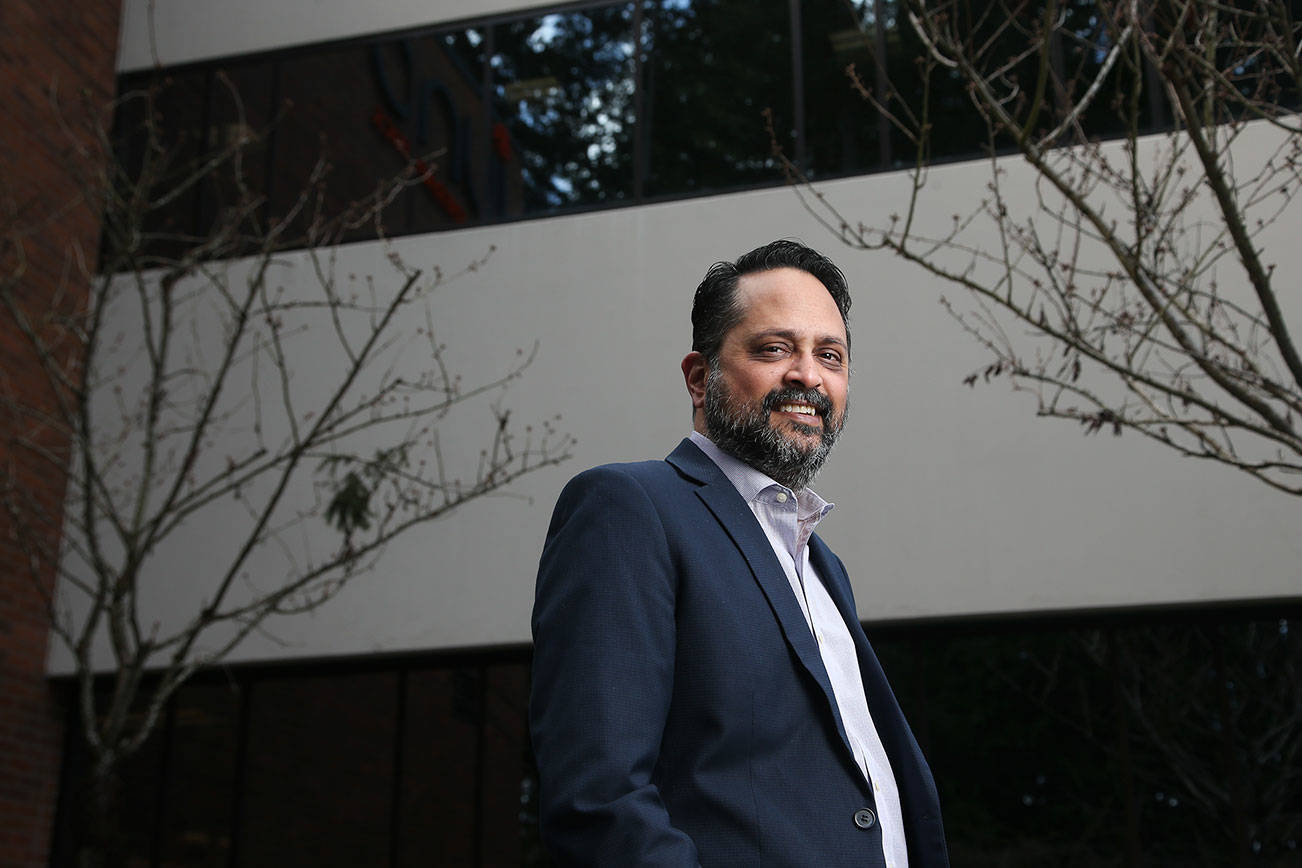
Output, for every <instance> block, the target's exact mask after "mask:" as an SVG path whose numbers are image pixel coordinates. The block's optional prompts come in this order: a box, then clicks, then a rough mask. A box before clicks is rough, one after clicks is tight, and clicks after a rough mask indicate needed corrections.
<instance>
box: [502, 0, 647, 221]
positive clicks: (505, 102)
mask: <svg viewBox="0 0 1302 868" xmlns="http://www.w3.org/2000/svg"><path fill="white" fill-rule="evenodd" d="M493 37H494V53H493V60H492V64H493V73H492V74H493V95H494V103H493V107H494V111H495V112H496V113H497V116H498V117H497V118H495V127H497V131H496V132H495V139H494V146H495V147H496V148H498V150H499V153H501V154H502V155H503V156H504V157H505V158H507V159H510V160H518V161H519V164H520V167H521V170H520V171H521V176H522V177H521V181H522V183H523V194H524V201H523V203H522V204H523V210H524V212H525V213H536V212H540V211H551V210H556V209H559V208H562V207H565V206H572V205H589V204H597V203H606V202H612V201H618V200H623V199H627V198H629V197H630V196H631V195H632V193H633V148H632V142H633V130H634V111H633V108H634V92H635V82H634V64H635V58H634V54H635V52H634V39H633V7H632V5H631V4H627V3H626V4H620V5H616V6H608V7H601V8H597V9H585V10H581V11H576V12H563V13H560V12H558V13H552V14H549V15H543V16H540V17H534V18H525V19H522V20H518V21H511V22H507V23H505V24H500V25H498V26H497V27H495V28H494V33H493ZM499 124H500V126H497V125H499Z"/></svg>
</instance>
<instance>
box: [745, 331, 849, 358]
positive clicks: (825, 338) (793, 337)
mask: <svg viewBox="0 0 1302 868" xmlns="http://www.w3.org/2000/svg"><path fill="white" fill-rule="evenodd" d="M765 338H783V339H784V340H788V341H791V342H792V343H793V344H794V343H796V342H797V340H798V338H799V335H797V334H796V333H795V332H793V331H792V330H791V329H765V330H764V331H760V332H755V333H753V334H752V335H750V340H751V341H760V340H764V339H765ZM814 343H815V344H817V345H819V346H823V345H824V344H836V345H837V346H838V347H841V348H842V349H844V350H845V351H846V352H849V351H850V347H849V345H848V344H847V343H846V342H845V341H844V340H842V339H841V338H839V337H837V336H836V335H822V336H820V337H818V338H816V339H815V340H814Z"/></svg>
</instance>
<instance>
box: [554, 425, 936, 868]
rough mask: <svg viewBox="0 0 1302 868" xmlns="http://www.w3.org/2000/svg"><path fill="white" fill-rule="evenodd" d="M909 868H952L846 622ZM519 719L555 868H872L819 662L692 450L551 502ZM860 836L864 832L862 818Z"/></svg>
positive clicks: (932, 807)
mask: <svg viewBox="0 0 1302 868" xmlns="http://www.w3.org/2000/svg"><path fill="white" fill-rule="evenodd" d="M810 558H811V561H812V563H813V565H814V567H815V569H816V570H817V571H818V574H819V575H820V576H822V577H823V580H824V582H825V583H826V585H827V588H828V591H829V593H830V594H831V596H832V599H833V600H835V601H836V605H837V608H838V609H840V611H841V614H842V616H843V617H844V618H845V621H846V624H847V625H848V627H849V629H850V633H851V635H852V636H853V637H854V641H855V645H856V647H857V649H858V655H859V668H860V671H861V672H862V676H863V682H864V690H865V692H866V694H867V698H868V707H869V709H870V711H871V713H872V716H873V722H874V723H875V724H876V726H877V730H878V733H879V734H880V736H881V739H882V742H883V743H884V745H885V747H886V751H887V754H888V755H889V757H890V760H891V766H892V769H893V770H894V773H895V777H896V780H897V783H898V786H899V792H900V802H901V807H902V809H903V813H904V825H905V832H906V836H907V841H908V848H909V864H910V866H911V868H947V866H948V857H947V855H946V848H945V840H944V831H943V829H942V827H941V820H940V806H939V802H938V800H937V797H936V786H935V783H934V781H933V779H932V776H931V772H930V770H929V769H928V768H927V764H926V761H925V760H924V759H923V757H922V753H921V751H920V750H919V749H918V745H917V742H916V741H915V740H914V737H913V734H912V733H911V732H910V730H909V727H908V724H907V723H905V721H904V716H903V715H902V714H901V712H900V709H899V706H898V705H897V703H896V701H895V697H894V695H893V694H892V693H891V689H890V686H889V685H888V684H887V682H886V677H885V675H884V674H883V673H882V669H881V666H880V664H879V663H878V662H877V658H876V656H875V655H874V654H873V651H872V648H871V647H869V644H868V640H867V638H866V637H865V636H864V634H863V630H862V628H861V627H860V625H859V620H858V617H857V615H856V613H855V608H854V600H853V597H852V595H851V590H850V583H849V579H848V578H847V576H846V573H845V567H844V566H843V565H842V564H841V561H840V560H839V559H838V558H837V557H836V556H835V555H834V554H832V552H831V551H830V550H829V549H828V548H827V546H826V545H825V544H824V543H823V542H822V540H820V539H819V538H818V537H817V536H814V537H813V538H812V539H811V541H810ZM533 635H534V680H533V693H532V696H531V699H530V719H531V727H532V735H533V744H534V751H535V754H536V756H537V760H538V769H539V774H540V787H541V789H540V793H539V795H540V801H541V824H542V835H543V840H544V842H545V843H546V844H547V846H548V847H549V849H550V850H551V851H552V853H553V854H554V855H555V856H556V857H557V858H558V860H559V862H560V864H562V865H602V866H621V868H623V866H682V868H687V866H696V865H701V866H705V868H716V866H738V868H757V866H792V868H795V866H802V868H805V866H808V868H835V866H850V865H853V866H875V865H881V864H883V860H882V850H881V832H880V824H879V823H873V824H872V825H871V826H869V828H867V829H864V828H861V825H860V824H857V823H856V822H855V815H856V812H857V811H860V810H861V809H863V808H870V809H873V811H874V813H875V812H876V811H875V806H874V804H873V799H872V793H871V788H870V787H869V786H868V785H867V783H866V782H865V781H864V779H863V776H862V775H861V774H860V772H859V770H858V768H857V766H856V765H855V763H854V758H853V755H852V753H851V750H850V747H849V744H848V742H847V740H846V736H845V730H844V728H843V726H842V724H841V719H840V715H839V713H838V712H837V707H836V702H835V699H834V698H833V694H832V688H831V684H830V682H829V681H828V677H827V673H826V671H825V670H824V668H823V663H822V659H821V657H820V656H819V652H818V647H817V645H816V643H815V641H814V637H813V636H812V635H811V634H810V631H809V627H808V626H807V625H806V622H805V620H804V618H803V616H802V615H801V612H800V608H799V605H798V604H797V602H796V599H795V595H794V594H792V592H791V586H790V584H789V583H788V581H787V578H786V576H785V574H784V573H783V571H782V567H781V565H780V564H779V563H778V560H777V558H776V556H775V555H774V554H773V549H772V547H771V546H770V544H769V541H768V538H767V537H766V536H765V535H764V531H763V529H762V528H761V527H760V525H759V522H758V521H757V520H756V519H755V516H754V515H753V514H752V513H751V511H750V508H749V507H748V506H747V504H746V503H745V501H744V500H742V498H741V495H740V494H738V493H737V490H736V489H735V488H734V487H733V485H732V483H731V482H729V481H728V479H727V477H725V476H724V475H723V473H722V471H720V470H719V468H718V466H717V465H715V463H714V462H713V461H711V460H710V459H709V458H708V457H707V456H706V455H705V454H704V453H703V452H701V450H700V449H698V448H697V447H696V446H695V445H694V444H692V443H691V441H690V440H684V441H683V442H682V443H681V444H680V445H679V446H678V448H677V449H675V450H674V452H673V454H672V455H670V456H669V458H668V459H667V460H666V461H647V462H641V463H636V464H615V465H607V466H603V467H597V468H594V469H592V470H589V471H586V472H584V473H582V474H580V475H579V476H577V477H575V478H574V479H573V480H572V481H571V482H570V483H569V485H568V486H566V488H565V490H564V491H563V492H562V493H561V496H560V499H559V501H558V502H557V505H556V511H555V513H554V515H553V517H552V523H551V527H550V530H549V531H548V534H547V543H546V546H545V547H544V549H543V555H542V562H541V565H540V568H539V571H538V588H537V598H536V602H535V604H534V613H533ZM860 816H861V818H862V816H863V815H860Z"/></svg>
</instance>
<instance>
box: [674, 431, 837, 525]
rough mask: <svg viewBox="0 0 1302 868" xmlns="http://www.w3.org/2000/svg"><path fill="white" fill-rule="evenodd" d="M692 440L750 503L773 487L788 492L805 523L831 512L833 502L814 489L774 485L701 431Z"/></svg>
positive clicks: (770, 479)
mask: <svg viewBox="0 0 1302 868" xmlns="http://www.w3.org/2000/svg"><path fill="white" fill-rule="evenodd" d="M688 436H689V438H690V439H691V441H692V442H693V443H695V444H696V445H697V446H698V447H700V450H701V451H702V452H704V453H705V454H706V455H707V456H708V457H709V458H710V460H711V461H713V462H714V463H715V464H717V465H718V466H719V469H720V470H722V471H723V475H724V476H726V477H728V481H729V482H731V483H732V485H733V487H734V488H736V489H737V493H738V494H740V495H741V496H742V499H743V500H745V501H746V502H747V503H754V502H755V501H756V500H757V499H759V496H760V495H761V494H762V493H763V492H765V491H767V490H768V489H770V488H777V489H780V490H781V491H785V492H786V493H787V495H788V496H789V497H792V498H794V499H795V501H796V506H797V507H798V511H799V514H800V518H801V519H802V520H806V519H809V518H813V519H816V520H817V519H821V518H822V517H823V516H825V515H827V514H828V513H829V512H831V511H832V507H834V506H836V504H834V503H828V502H827V501H826V500H823V498H821V497H819V496H818V494H817V493H816V492H815V491H814V490H813V489H812V488H804V489H802V490H801V491H800V492H794V491H792V490H791V489H790V488H787V487H786V486H785V485H783V484H782V483H780V482H775V481H774V480H773V479H772V478H771V477H769V476H768V475H767V474H765V473H762V472H761V471H759V470H756V469H755V468H754V467H751V466H750V465H749V464H747V463H746V462H745V461H742V460H741V459H740V458H736V457H734V456H732V455H729V454H728V453H727V452H724V451H723V450H722V449H720V448H719V447H718V446H715V445H714V441H713V440H711V439H710V438H709V437H706V436H705V435H704V434H702V433H701V432H699V431H693V432H692V433H691V434H690V435H688Z"/></svg>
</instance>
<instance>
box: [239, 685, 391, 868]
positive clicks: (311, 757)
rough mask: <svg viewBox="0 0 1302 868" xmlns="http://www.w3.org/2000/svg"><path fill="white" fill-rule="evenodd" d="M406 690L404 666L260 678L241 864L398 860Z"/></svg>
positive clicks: (252, 698)
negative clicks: (395, 804)
mask: <svg viewBox="0 0 1302 868" xmlns="http://www.w3.org/2000/svg"><path fill="white" fill-rule="evenodd" d="M397 688H398V678H397V675H396V673H394V672H374V673H358V674H348V675H320V676H310V677H302V676H300V677H278V678H268V679H265V680H259V681H257V682H256V683H255V684H254V685H253V687H252V688H251V690H250V693H249V697H248V701H249V702H250V713H249V732H248V752H247V757H246V760H245V763H246V767H245V770H244V785H245V791H244V793H243V798H242V800H241V807H242V810H241V816H240V817H239V820H238V824H239V841H238V843H237V850H236V852H237V855H238V859H239V863H240V864H241V865H313V866H318V868H325V866H340V868H351V866H357V865H383V864H387V863H388V861H389V853H390V840H389V837H390V828H391V822H392V816H391V811H392V795H393V774H394V769H393V757H394V751H393V740H394V737H395V734H396V723H397V702H398V690H397Z"/></svg>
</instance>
